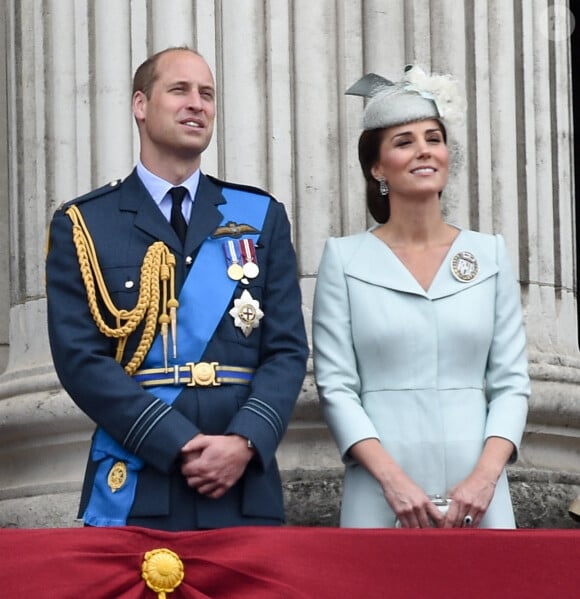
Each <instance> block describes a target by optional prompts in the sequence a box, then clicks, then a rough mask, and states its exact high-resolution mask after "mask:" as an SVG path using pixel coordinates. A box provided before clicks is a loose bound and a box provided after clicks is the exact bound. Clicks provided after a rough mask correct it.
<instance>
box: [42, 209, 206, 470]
mask: <svg viewBox="0 0 580 599" xmlns="http://www.w3.org/2000/svg"><path fill="white" fill-rule="evenodd" d="M48 248H49V249H48V253H47V260H46V296H47V314H48V332H49V340H50V347H51V351H52V356H53V361H54V366H55V369H56V372H57V374H58V377H59V379H60V381H61V383H62V385H63V387H64V389H65V390H66V391H67V393H68V394H69V395H70V397H71V398H72V399H73V401H74V402H75V403H76V404H77V405H78V406H79V408H80V409H81V410H82V411H83V412H85V413H86V414H87V415H88V416H89V417H90V418H91V419H92V420H93V421H94V422H95V423H96V424H98V425H99V426H101V427H102V428H103V429H104V430H105V431H106V432H107V433H109V435H110V436H111V437H112V438H113V439H114V440H115V441H117V442H118V443H119V444H120V445H121V446H122V447H124V448H125V449H126V450H127V451H129V452H130V453H132V454H134V455H136V456H138V457H139V458H141V459H142V460H143V461H144V462H145V463H147V464H149V465H151V466H152V467H154V468H156V469H157V470H159V471H161V472H169V471H170V470H171V469H172V468H173V467H174V464H175V460H176V458H177V457H178V456H179V452H180V449H181V447H182V446H183V445H184V444H185V443H186V442H187V441H188V440H189V439H191V438H192V437H194V436H195V435H196V434H197V433H198V432H199V429H198V428H197V427H196V426H195V425H194V424H193V423H191V422H190V421H189V420H187V419H186V418H185V417H184V416H183V415H181V414H180V413H179V412H178V411H177V410H174V409H173V408H171V406H168V405H167V404H165V403H164V402H162V401H161V400H160V399H157V398H156V397H155V396H153V395H151V394H150V393H148V392H147V391H145V390H143V389H142V388H141V387H140V386H139V385H138V384H137V383H136V382H135V381H134V380H133V379H132V378H131V377H130V376H128V375H127V374H126V373H125V371H124V370H123V368H122V366H121V365H120V364H118V363H117V362H116V361H115V359H114V358H113V356H114V354H115V346H116V340H114V339H109V338H107V337H106V336H104V335H103V334H101V333H100V332H99V330H98V328H97V326H96V324H95V322H94V320H93V317H92V315H91V313H90V311H89V307H88V302H87V292H86V290H85V286H84V283H83V281H82V277H81V273H80V268H79V261H78V258H77V254H76V249H75V245H74V243H73V237H72V222H71V220H70V218H69V217H68V216H67V215H66V214H65V211H64V210H58V211H57V212H56V213H55V215H54V217H53V219H52V222H51V226H50V231H49V245H48Z"/></svg>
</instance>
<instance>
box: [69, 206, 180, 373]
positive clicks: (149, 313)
mask: <svg viewBox="0 0 580 599" xmlns="http://www.w3.org/2000/svg"><path fill="white" fill-rule="evenodd" d="M66 213H67V215H68V216H69V218H70V219H71V221H72V223H73V241H74V244H75V248H76V251H77V257H78V260H79V267H80V271H81V276H82V278H83V282H84V284H85V288H86V290H87V298H88V304H89V309H90V311H91V314H92V316H93V319H94V321H95V323H96V325H97V327H98V329H99V331H100V332H101V333H103V335H106V336H107V337H112V338H113V339H118V340H119V341H118V344H117V353H116V355H115V360H116V361H117V362H121V360H122V359H123V354H124V352H125V346H126V344H127V339H128V338H129V335H131V334H132V333H134V332H135V330H136V329H137V327H138V326H139V325H140V324H141V322H143V320H145V327H144V330H143V334H142V336H141V340H140V341H139V345H138V346H137V349H136V350H135V353H134V354H133V357H132V358H131V360H130V361H129V362H128V363H127V364H126V365H125V367H124V368H125V372H126V373H127V374H128V375H132V374H134V373H135V371H136V370H137V369H138V368H139V366H141V364H142V362H143V360H144V359H145V356H146V355H147V352H148V351H149V349H150V348H151V345H152V344H153V340H154V338H155V331H156V328H157V322H159V324H160V325H161V335H162V339H163V355H164V360H165V367H166V368H167V351H168V330H169V325H171V334H172V341H173V356H174V357H177V356H176V354H177V339H176V330H177V307H178V306H179V303H178V301H177V299H176V298H175V256H174V255H173V254H172V253H171V252H170V251H169V249H168V248H167V246H166V245H165V244H164V243H163V242H162V241H156V242H155V243H153V244H152V245H150V246H149V248H148V249H147V253H146V254H145V257H144V258H143V264H142V265H141V277H140V280H139V298H138V300H137V304H136V305H135V307H134V308H133V309H132V310H119V309H117V307H116V306H115V304H113V301H112V300H111V296H110V295H109V291H108V289H107V287H106V285H105V280H104V279H103V274H102V272H101V268H100V266H99V261H98V258H97V252H96V250H95V246H94V243H93V239H92V237H91V234H90V232H89V230H88V228H87V225H86V223H85V221H84V219H83V217H82V214H81V212H80V210H79V209H78V208H77V207H76V206H71V207H70V208H68V209H67V211H66ZM95 281H96V285H95ZM160 282H161V291H160V289H159V287H160V285H159V283H160ZM97 289H98V293H99V295H100V298H101V299H102V301H103V303H104V305H105V307H106V309H107V310H108V311H109V312H110V314H112V316H113V317H114V318H115V321H116V327H115V328H112V327H110V326H109V325H108V324H107V323H106V322H105V319H104V318H103V316H102V314H101V312H100V309H99V304H98V301H97ZM161 295H162V298H161ZM160 299H162V302H161V308H162V311H161V314H160V315H159V310H160ZM158 316H159V318H158Z"/></svg>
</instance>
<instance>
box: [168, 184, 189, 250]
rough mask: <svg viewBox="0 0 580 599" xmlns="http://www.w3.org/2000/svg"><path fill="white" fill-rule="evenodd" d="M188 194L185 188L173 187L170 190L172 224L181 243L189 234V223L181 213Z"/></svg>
mask: <svg viewBox="0 0 580 599" xmlns="http://www.w3.org/2000/svg"><path fill="white" fill-rule="evenodd" d="M186 193H187V189H186V188H185V187H172V188H171V189H170V190H169V194H170V195H171V201H172V205H171V219H170V222H171V226H172V227H173V228H174V229H175V232H176V233H177V237H179V239H180V241H181V243H183V242H184V241H185V233H186V232H187V223H186V222H185V218H184V216H183V212H182V211H181V204H182V202H183V198H184V197H185V194H186Z"/></svg>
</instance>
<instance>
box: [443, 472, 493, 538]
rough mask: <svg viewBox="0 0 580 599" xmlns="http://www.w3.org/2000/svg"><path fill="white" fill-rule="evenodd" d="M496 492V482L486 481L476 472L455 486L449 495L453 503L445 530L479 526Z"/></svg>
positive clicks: (446, 518)
mask: <svg viewBox="0 0 580 599" xmlns="http://www.w3.org/2000/svg"><path fill="white" fill-rule="evenodd" d="M494 492H495V480H490V479H489V478H487V479H486V478H485V477H482V476H480V475H478V474H476V473H475V472H474V473H472V474H470V475H469V476H468V477H467V478H466V479H465V480H463V481H461V482H460V483H459V484H458V485H455V487H453V488H452V489H451V490H450V491H449V493H448V496H449V498H450V499H451V500H452V501H451V505H450V506H449V509H448V510H447V514H446V516H445V521H444V526H445V528H460V527H462V526H464V527H466V528H467V527H470V526H471V527H474V528H475V527H477V526H479V523H480V522H481V519H482V518H483V516H484V515H485V512H486V511H487V508H488V507H489V504H490V503H491V500H492V499H493V494H494Z"/></svg>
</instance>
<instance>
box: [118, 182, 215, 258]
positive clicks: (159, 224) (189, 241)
mask: <svg viewBox="0 0 580 599" xmlns="http://www.w3.org/2000/svg"><path fill="white" fill-rule="evenodd" d="M223 203H225V199H224V197H223V196H222V194H221V189H220V187H219V186H217V185H216V184H215V183H213V182H212V181H210V180H209V179H208V178H207V177H206V176H205V175H204V174H201V176H200V179H199V185H198V188H197V193H196V195H195V201H194V203H193V208H192V210H191V217H190V226H189V227H188V228H187V235H186V237H185V244H184V247H182V246H181V243H180V241H179V239H178V237H177V235H176V233H175V231H174V230H173V228H172V227H171V225H170V224H169V223H168V222H167V220H166V219H165V218H164V217H163V216H162V215H161V213H160V211H159V208H158V207H157V205H156V204H155V202H154V201H153V198H152V197H151V196H150V195H149V192H148V191H147V189H146V188H145V186H144V185H143V183H142V182H141V179H139V176H138V175H137V172H136V170H133V172H132V173H131V174H130V175H129V176H128V177H127V178H126V179H125V181H123V184H122V186H121V199H120V203H119V207H120V209H121V210H123V211H129V212H135V226H136V227H137V228H139V229H141V230H142V231H143V232H145V233H147V234H148V235H150V236H151V237H153V238H155V239H158V240H160V241H163V242H164V243H165V244H167V245H168V246H169V247H170V248H171V249H172V250H173V251H175V252H176V253H178V254H181V253H182V252H183V253H184V254H185V255H190V254H192V253H193V252H194V251H195V250H196V249H197V248H198V247H199V246H200V245H201V243H202V242H203V241H204V240H205V239H206V238H207V237H208V235H210V234H211V233H212V232H213V231H214V230H215V228H216V227H217V226H218V225H219V223H220V222H221V220H222V215H221V212H220V211H219V209H218V206H219V205H220V204H223Z"/></svg>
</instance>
